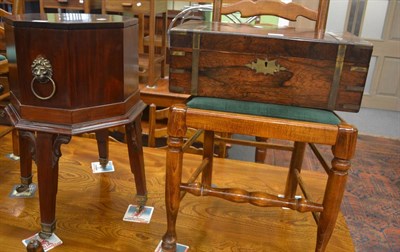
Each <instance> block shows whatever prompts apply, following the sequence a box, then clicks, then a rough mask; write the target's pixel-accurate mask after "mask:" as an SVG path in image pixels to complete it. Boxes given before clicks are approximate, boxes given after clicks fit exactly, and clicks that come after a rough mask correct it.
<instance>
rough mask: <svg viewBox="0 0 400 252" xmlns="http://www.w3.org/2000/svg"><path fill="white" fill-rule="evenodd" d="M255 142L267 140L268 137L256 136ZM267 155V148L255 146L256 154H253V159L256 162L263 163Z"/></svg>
mask: <svg viewBox="0 0 400 252" xmlns="http://www.w3.org/2000/svg"><path fill="white" fill-rule="evenodd" d="M256 141H257V142H267V141H268V139H267V138H264V137H256ZM266 157H267V148H260V147H257V148H256V154H255V157H254V159H255V161H256V163H261V164H263V163H264V162H265V158H266Z"/></svg>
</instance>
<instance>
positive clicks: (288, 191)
mask: <svg viewBox="0 0 400 252" xmlns="http://www.w3.org/2000/svg"><path fill="white" fill-rule="evenodd" d="M305 149H306V143H301V142H295V143H294V149H293V153H292V158H291V160H290V166H289V172H288V177H287V179H286V188H285V198H286V199H293V198H294V197H295V196H296V190H297V185H298V184H299V182H298V180H297V176H296V170H297V171H298V172H299V173H300V171H301V166H302V165H303V159H304V151H305Z"/></svg>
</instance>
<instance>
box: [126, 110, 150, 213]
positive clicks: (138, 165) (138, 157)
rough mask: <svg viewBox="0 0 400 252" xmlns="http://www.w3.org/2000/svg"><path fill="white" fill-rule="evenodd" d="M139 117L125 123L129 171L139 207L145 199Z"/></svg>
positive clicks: (144, 177) (145, 189)
mask: <svg viewBox="0 0 400 252" xmlns="http://www.w3.org/2000/svg"><path fill="white" fill-rule="evenodd" d="M140 121H141V117H140V116H138V117H137V118H136V119H135V120H134V121H133V122H132V123H128V124H126V125H125V129H126V136H127V137H126V142H127V145H128V154H129V162H130V166H131V171H132V173H133V175H134V176H135V184H136V193H137V194H136V201H137V204H138V205H139V206H140V207H138V209H139V208H141V207H143V206H145V204H146V201H147V188H146V176H145V171H144V159H143V144H142V127H141V124H140Z"/></svg>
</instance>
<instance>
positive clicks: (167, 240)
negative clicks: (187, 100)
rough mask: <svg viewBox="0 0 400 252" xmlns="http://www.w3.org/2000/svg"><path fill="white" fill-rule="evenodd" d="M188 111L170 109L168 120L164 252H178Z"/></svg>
mask: <svg viewBox="0 0 400 252" xmlns="http://www.w3.org/2000/svg"><path fill="white" fill-rule="evenodd" d="M185 122H186V110H185V107H184V105H181V106H174V107H171V108H170V117H169V120H168V150H167V160H166V178H165V207H166V211H167V232H166V233H165V234H164V236H163V239H162V244H161V247H162V250H163V251H164V252H173V251H176V241H177V236H176V218H177V216H178V211H179V205H180V201H181V199H180V184H181V179H182V162H183V152H182V146H183V138H184V136H185V135H186V130H187V128H186V123H185Z"/></svg>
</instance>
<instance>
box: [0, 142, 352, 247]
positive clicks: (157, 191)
mask: <svg viewBox="0 0 400 252" xmlns="http://www.w3.org/2000/svg"><path fill="white" fill-rule="evenodd" d="M109 144H110V154H109V156H110V160H112V161H113V163H114V165H115V169H116V171H115V172H113V173H104V174H93V173H92V172H91V168H90V163H91V162H93V161H96V160H97V158H98V156H97V155H98V154H97V145H96V141H95V140H94V139H87V138H79V137H73V138H72V139H71V142H70V143H69V144H68V145H62V147H61V148H62V153H63V155H62V157H61V158H60V165H59V167H60V169H59V184H58V193H57V217H58V220H57V229H56V234H57V236H59V237H60V238H61V240H62V241H63V244H62V245H61V246H59V247H57V248H55V249H54V250H53V251H55V252H57V251H59V252H62V251H96V252H98V251H138V252H139V251H154V249H155V248H156V246H157V244H158V242H159V241H160V239H161V236H162V235H163V233H164V231H165V228H166V223H165V220H166V216H165V204H164V183H165V182H164V181H165V151H163V150H158V149H151V148H144V162H145V166H146V178H147V186H148V192H149V193H148V203H147V205H150V206H154V207H155V210H154V213H153V218H152V221H151V223H150V224H137V223H132V222H124V221H122V218H123V215H124V213H125V211H126V209H127V207H128V205H129V204H133V203H134V200H133V196H134V193H135V188H134V183H132V182H133V179H134V178H133V176H132V174H131V171H130V168H129V159H128V151H127V146H126V145H124V144H120V143H116V142H110V143H109ZM11 149H12V146H11V136H10V134H9V135H7V136H5V137H4V138H2V139H0V164H1V165H0V166H1V169H0V202H1V204H0V215H1V216H2V218H0V244H2V251H5V252H8V251H13V252H19V251H21V252H22V251H26V250H25V248H24V246H23V245H22V243H21V240H22V239H25V238H27V237H29V236H31V235H33V234H35V233H36V232H38V231H39V228H38V227H39V225H38V224H39V202H38V200H37V197H38V194H37V193H36V195H35V197H34V198H32V199H15V198H9V197H8V194H9V192H10V191H11V188H12V186H13V185H14V184H16V183H18V182H19V176H20V174H19V169H18V167H19V164H18V162H17V161H12V160H10V159H8V158H7V157H6V156H5V154H7V153H9V152H10V150H11ZM200 159H201V157H200V156H197V155H190V154H187V155H185V159H184V161H183V162H184V168H185V169H183V170H184V173H183V180H184V181H185V180H187V179H188V178H189V176H190V173H191V172H192V171H193V169H189V167H195V166H196V164H199V163H200V161H201V160H200ZM241 164H242V162H241V161H236V160H227V159H219V158H216V159H215V160H214V174H215V180H214V181H213V183H215V184H216V185H217V186H218V187H232V186H235V187H236V186H240V187H244V188H246V187H247V188H246V189H248V190H252V189H255V188H260V187H262V186H264V188H266V190H267V191H268V192H278V191H282V189H283V188H282V187H283V186H284V185H283V184H282V183H280V181H284V179H285V177H286V173H287V169H285V168H282V167H272V166H268V165H262V164H256V163H251V164H250V166H246V167H244V166H243V167H241ZM266 170H268V172H269V173H268V174H270V175H269V176H268V177H265V176H261V174H265V173H266ZM33 171H34V181H33V182H34V183H37V180H36V178H37V176H36V166H35V165H34V167H33ZM228 171H229V173H230V176H223V174H225V173H226V172H228ZM302 173H303V175H305V180H306V182H307V184H308V185H309V186H310V187H309V190H310V191H311V192H313V194H314V199H315V200H318V199H321V198H322V193H323V192H322V191H321V188H323V185H324V183H325V181H326V176H325V175H324V174H322V173H317V172H310V171H302ZM239 178H240V179H239ZM266 184H268V185H269V186H268V187H266ZM179 212H180V214H179V218H178V222H177V231H178V235H179V242H180V243H183V244H187V245H189V246H190V251H207V252H208V251H257V252H259V251H290V252H293V251H301V252H303V251H312V250H313V249H314V246H315V232H316V225H315V223H314V220H313V218H312V215H311V214H301V213H297V212H295V211H291V210H284V209H281V208H261V207H255V206H251V205H248V204H234V203H231V202H227V201H221V200H219V199H216V198H212V197H206V198H203V199H202V200H199V199H198V198H197V197H194V196H192V195H187V196H186V197H185V198H184V200H183V201H182V203H181V208H180V210H179ZM327 251H334V252H339V251H346V252H348V251H354V248H353V243H352V240H351V238H350V235H349V231H348V229H347V226H346V224H345V221H344V219H343V216H342V215H341V214H339V218H338V221H337V224H336V228H335V230H334V232H333V236H332V238H331V241H330V243H329V245H328V248H327Z"/></svg>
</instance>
